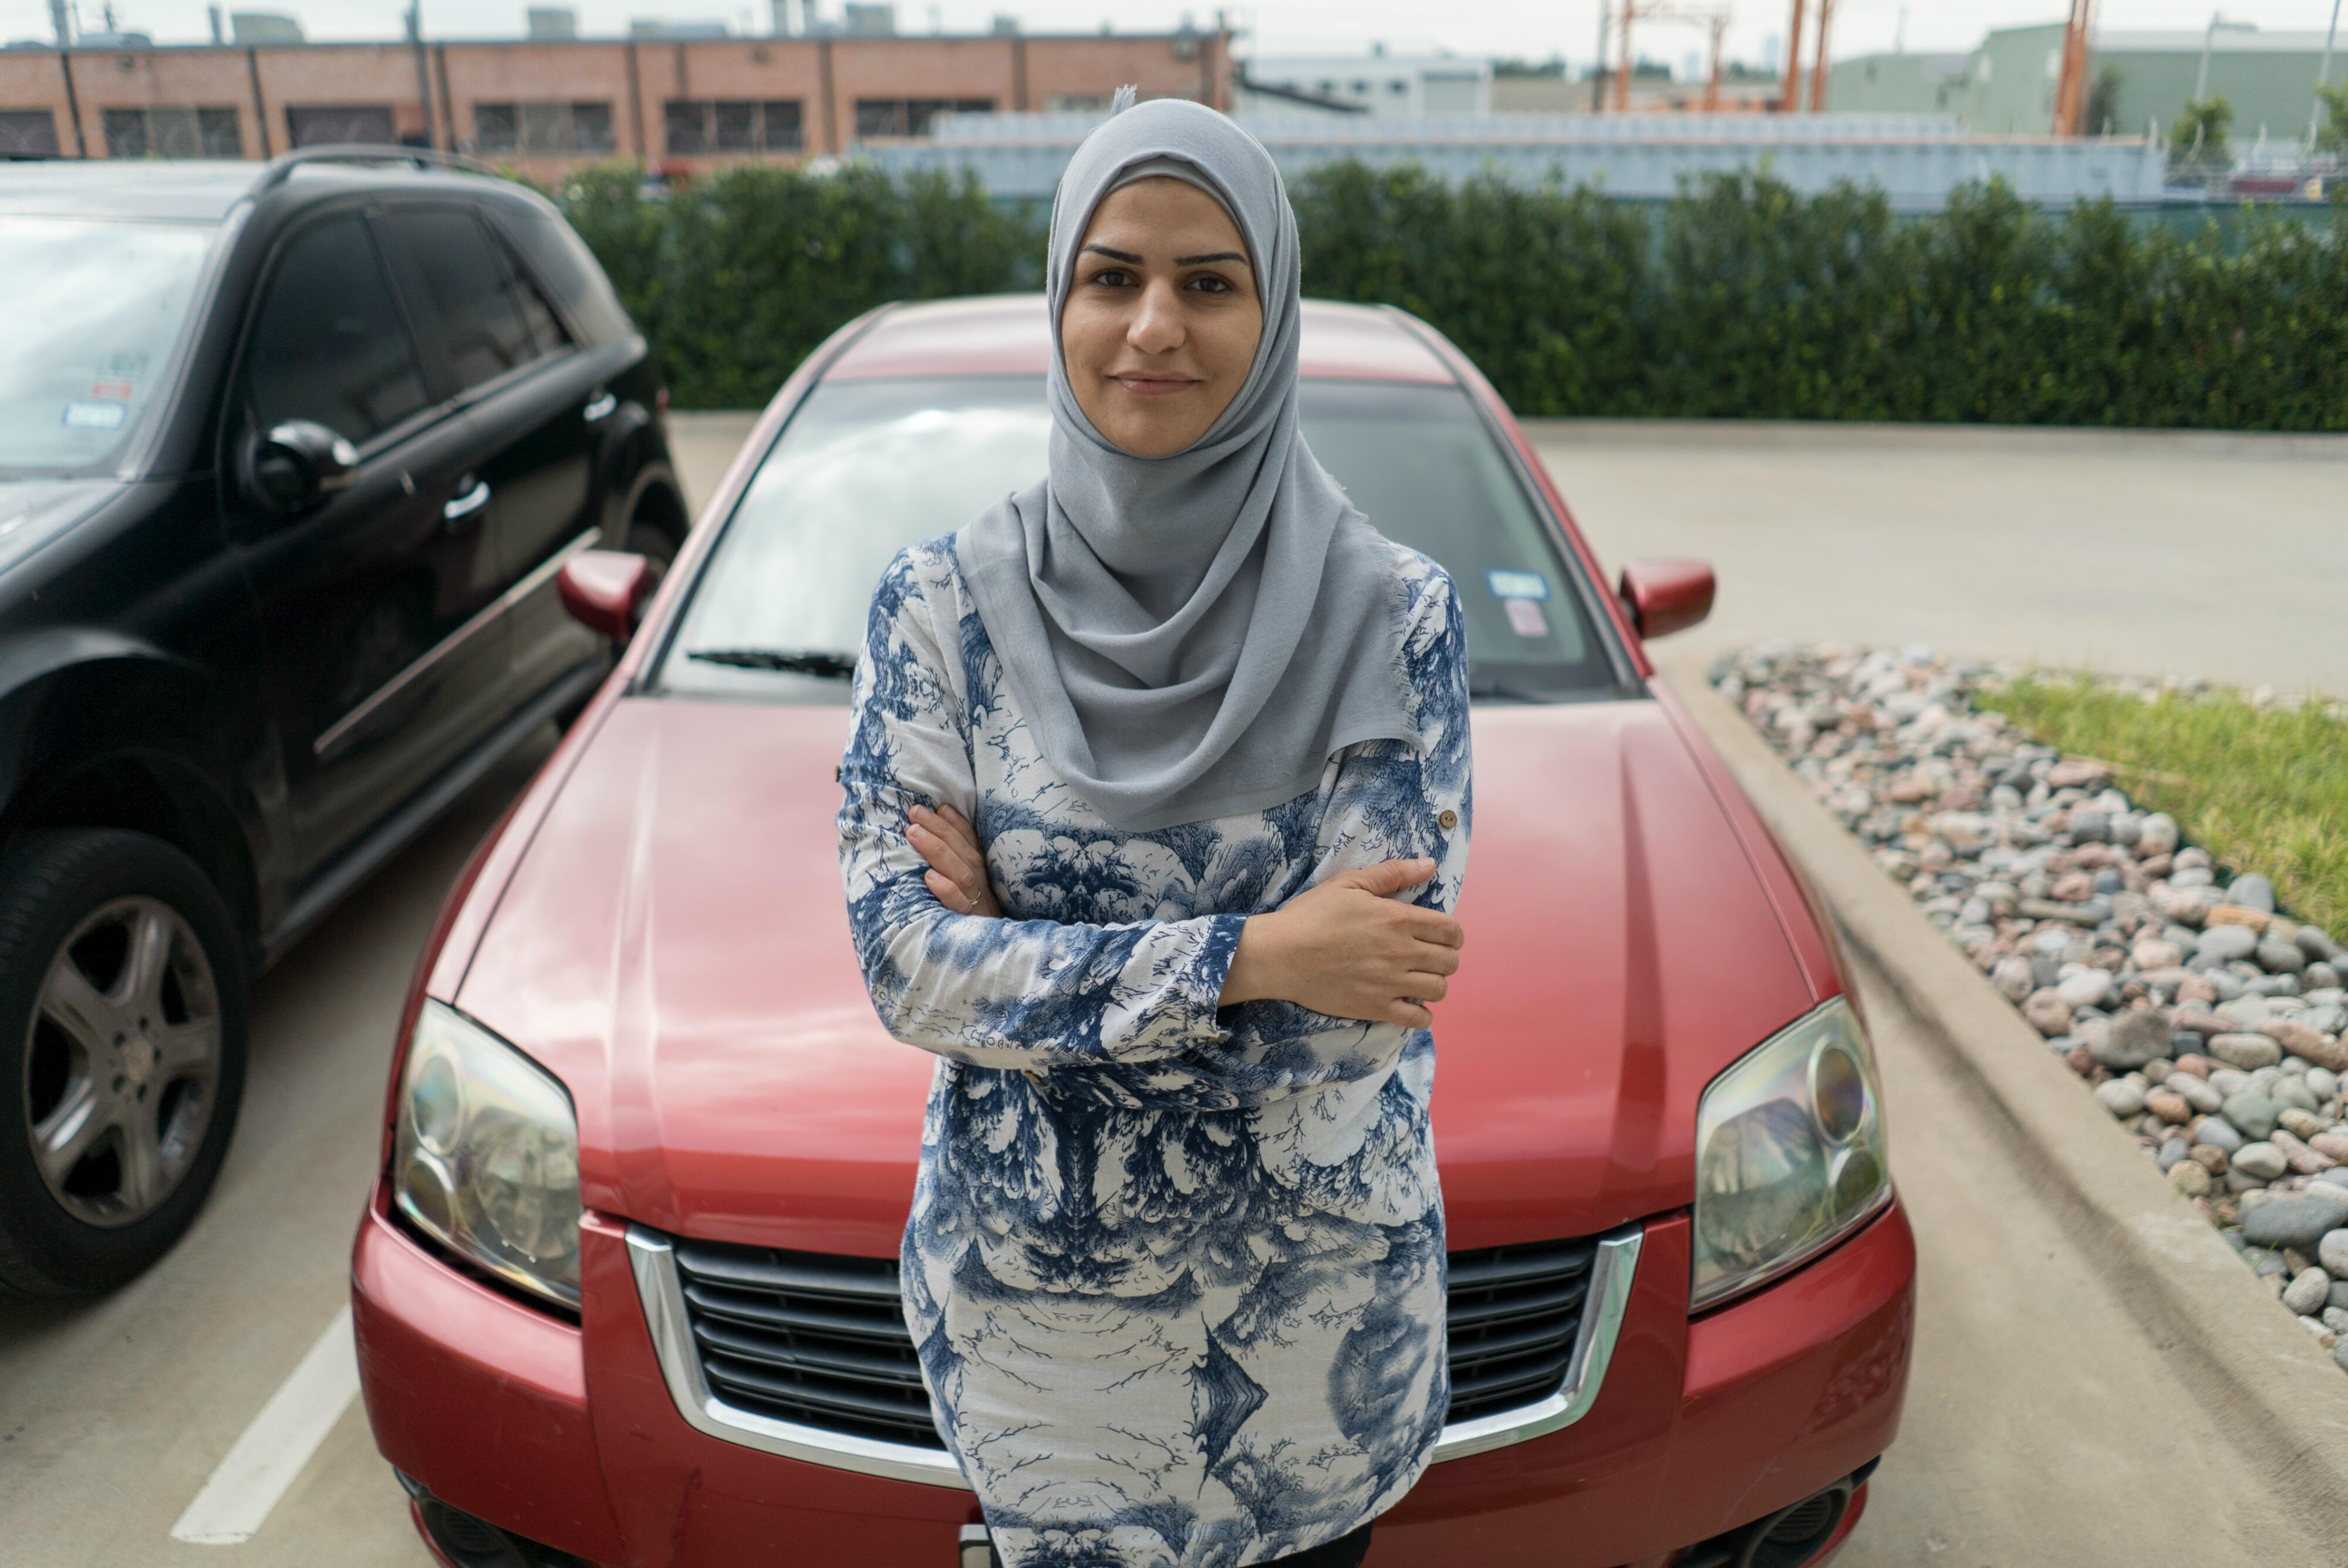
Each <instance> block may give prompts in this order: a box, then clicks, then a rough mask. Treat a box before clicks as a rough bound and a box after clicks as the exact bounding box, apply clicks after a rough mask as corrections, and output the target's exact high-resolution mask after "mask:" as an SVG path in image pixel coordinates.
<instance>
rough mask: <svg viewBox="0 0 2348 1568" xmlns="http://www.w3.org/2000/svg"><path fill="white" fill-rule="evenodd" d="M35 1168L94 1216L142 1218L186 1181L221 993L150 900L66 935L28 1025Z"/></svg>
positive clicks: (215, 1061) (177, 922) (62, 1199)
mask: <svg viewBox="0 0 2348 1568" xmlns="http://www.w3.org/2000/svg"><path fill="white" fill-rule="evenodd" d="M25 1047H26V1049H25V1071H24V1082H23V1084H22V1085H21V1090H22V1092H23V1094H24V1096H25V1100H24V1103H25V1106H26V1113H27V1114H26V1122H27V1124H28V1126H29V1129H30V1132H31V1142H32V1156H33V1165H34V1168H35V1169H36V1170H38V1171H39V1172H40V1173H41V1180H42V1182H43V1183H44V1184H46V1186H47V1187H48V1189H49V1194H50V1195H51V1196H52V1197H54V1198H55V1199H56V1200H57V1204H58V1205H59V1206H60V1207H62V1208H63V1209H64V1210H65V1211H66V1212H67V1214H71V1215H73V1217H74V1218H76V1219H77V1220H79V1221H81V1222H82V1223H83V1224H85V1225H96V1226H99V1227H101V1228H105V1229H117V1228H119V1227H121V1226H123V1225H135V1224H137V1223H138V1222H139V1221H140V1220H142V1219H145V1218H146V1217H147V1216H148V1215H149V1214H153V1213H154V1212H155V1211H156V1210H157V1209H159V1208H160V1207H162V1205H163V1204H164V1203H165V1202H166V1201H167V1200H168V1199H169V1198H170V1195H171V1194H173V1193H174V1192H176V1191H178V1190H179V1186H180V1182H181V1181H182V1180H184V1179H185V1178H186V1176H187V1173H188V1171H189V1168H190V1167H191V1166H192V1165H193V1164H194V1163H195V1160H196V1153H197V1151H198V1150H200V1149H201V1147H202V1146H203V1142H204V1134H205V1132H207V1131H208V1130H209V1129H210V1128H211V1121H212V1113H213V1111H214V1108H215V1106H216V1104H217V1102H218V1100H219V1086H220V1066H221V1011H220V994H219V991H218V989H216V988H215V987H214V985H213V983H212V968H211V959H210V958H208V957H207V956H206V955H205V952H204V949H203V944H202V943H201V942H199V941H198V940H197V939H196V934H195V931H194V930H193V929H192V928H191V927H190V926H189V925H188V922H187V920H186V919H185V918H184V917H182V916H181V915H180V912H179V911H178V910H176V909H174V908H172V907H170V905H168V904H166V903H164V902H163V901H162V900H160V899H159V898H150V897H145V896H143V895H140V896H133V897H127V898H116V899H111V900H109V901H108V902H107V903H105V904H102V905H100V906H99V907H98V908H96V909H94V910H92V911H91V912H90V913H89V914H88V916H87V917H84V918H83V920H82V921H81V923H80V924H79V925H77V926H76V927H74V929H73V932H72V934H71V935H69V936H68V937H67V938H66V939H65V940H64V941H63V942H62V943H60V944H58V947H57V953H56V955H55V956H54V957H53V958H50V960H49V967H48V971H47V973H46V975H45V976H44V977H43V978H42V981H41V989H40V996H39V999H38V1000H37V1001H36V1004H35V1006H34V1009H33V1017H32V1019H31V1020H30V1022H29V1023H28V1024H27V1025H26V1041H25Z"/></svg>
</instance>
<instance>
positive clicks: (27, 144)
mask: <svg viewBox="0 0 2348 1568" xmlns="http://www.w3.org/2000/svg"><path fill="white" fill-rule="evenodd" d="M58 156H59V149H58V148H57V117H56V116H55V115H53V114H51V113H50V112H49V111H48V110H46V109H0V158H56V157H58Z"/></svg>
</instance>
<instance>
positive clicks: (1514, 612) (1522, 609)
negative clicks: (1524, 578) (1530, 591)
mask: <svg viewBox="0 0 2348 1568" xmlns="http://www.w3.org/2000/svg"><path fill="white" fill-rule="evenodd" d="M1500 602H1501V604H1502V605H1504V606H1506V607H1507V609H1508V611H1509V630H1512V631H1514V632H1515V633H1516V634H1517V635H1518V636H1519V637H1547V636H1548V635H1549V617H1548V616H1546V615H1543V614H1542V613H1541V607H1540V604H1539V603H1538V602H1537V601H1535V600H1529V599H1504V600H1500Z"/></svg>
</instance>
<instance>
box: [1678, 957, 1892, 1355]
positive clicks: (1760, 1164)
mask: <svg viewBox="0 0 2348 1568" xmlns="http://www.w3.org/2000/svg"><path fill="white" fill-rule="evenodd" d="M1890 1192H1891V1180H1890V1172H1889V1170H1888V1168H1887V1167H1886V1165H1885V1163H1884V1158H1883V1122H1882V1110H1881V1104H1880V1097H1879V1092H1878V1091H1877V1088H1876V1079H1875V1063H1874V1060H1873V1058H1872V1056H1871V1055H1870V1054H1869V1050H1868V1044H1867V1036H1866V1034H1865V1033H1864V1032H1862V1031H1861V1030H1860V1029H1859V1019H1858V1017H1857V1016H1856V1015H1855V1014H1854V1013H1853V1012H1852V1011H1851V1009H1850V1004H1849V1002H1848V1001H1846V1000H1844V999H1842V998H1840V997H1838V998H1836V999H1833V1000H1832V1001H1829V1002H1827V1003H1825V1004H1824V1005H1823V1006H1820V1007H1818V1008H1817V1009H1814V1010H1812V1011H1811V1012H1809V1013H1807V1014H1806V1015H1805V1016H1804V1017H1803V1018H1801V1019H1800V1020H1797V1022H1795V1023H1794V1024H1792V1025H1791V1026H1789V1027H1787V1028H1786V1029H1784V1030H1780V1031H1778V1032H1777V1033H1776V1034H1775V1035H1773V1036H1771V1037H1770V1038H1769V1039H1768V1040H1765V1041H1763V1042H1762V1043H1761V1044H1760V1045H1759V1046H1757V1047H1756V1048H1755V1049H1754V1050H1750V1051H1748V1052H1746V1055H1745V1056H1744V1057H1743V1058H1742V1059H1741V1060H1739V1061H1737V1062H1736V1063H1735V1065H1734V1066H1732V1067H1730V1068H1729V1069H1728V1071H1725V1072H1724V1073H1722V1074H1721V1075H1720V1076H1719V1077H1718V1078H1716V1079H1715V1080H1714V1081H1713V1082H1712V1085H1711V1087H1710V1088H1708V1089H1706V1090H1705V1091H1704V1099H1703V1102H1702V1103H1701V1104H1700V1105H1699V1107H1698V1108H1697V1111H1696V1190H1695V1227H1694V1228H1695V1259H1694V1281H1693V1285H1692V1289H1691V1292H1690V1297H1689V1299H1690V1304H1691V1306H1692V1307H1699V1308H1700V1307H1710V1306H1713V1305H1715V1304H1716V1303H1718V1302H1720V1301H1723V1300H1725V1299H1726V1298H1727V1297H1729V1296H1735V1295H1737V1294H1738V1293H1740V1292H1742V1291H1746V1290H1750V1289H1752V1288H1753V1287H1754V1286H1757V1285H1760V1284H1763V1283H1764V1282H1766V1281H1767V1280H1770V1279H1774V1278H1776V1277H1777V1276H1779V1275H1782V1274H1784V1273H1786V1272H1787V1271H1788V1270H1790V1269H1793V1268H1796V1267H1798V1266H1800V1265H1802V1264H1803V1263H1805V1262H1807V1260H1808V1259H1810V1258H1812V1257H1815V1256H1816V1255H1818V1254H1819V1253H1820V1252H1823V1251H1824V1250H1826V1249H1827V1248H1828V1247H1829V1246H1831V1245H1834V1244H1835V1243H1836V1242H1837V1241H1838V1240H1840V1239H1841V1238H1842V1237H1843V1236H1845V1235H1849V1233H1850V1232H1851V1231H1852V1230H1854V1229H1856V1228H1857V1227H1858V1226H1859V1224H1860V1223H1861V1222H1863V1221H1864V1220H1866V1219H1867V1218H1868V1216H1869V1215H1870V1214H1873V1213H1874V1212H1875V1211H1876V1210H1877V1209H1878V1208H1879V1207H1880V1206H1881V1205H1882V1204H1883V1203H1884V1201H1885V1200H1886V1199H1887V1198H1888V1197H1889V1196H1890Z"/></svg>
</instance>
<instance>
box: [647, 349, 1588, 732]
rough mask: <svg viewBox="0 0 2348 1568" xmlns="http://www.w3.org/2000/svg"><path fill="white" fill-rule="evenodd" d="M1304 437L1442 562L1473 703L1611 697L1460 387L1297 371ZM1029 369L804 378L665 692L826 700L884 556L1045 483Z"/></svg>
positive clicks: (686, 631) (1559, 571)
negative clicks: (1464, 622) (928, 376)
mask: <svg viewBox="0 0 2348 1568" xmlns="http://www.w3.org/2000/svg"><path fill="white" fill-rule="evenodd" d="M1302 414H1303V429H1304V436H1305V439H1306V441H1308V442H1309V443H1310V444H1311V446H1312V447H1313V455H1314V456H1317V457H1319V458H1320V460H1321V462H1322V465H1323V466H1324V467H1326V468H1327V469H1328V470H1329V472H1330V473H1331V474H1333V475H1334V476H1335V477H1336V478H1337V481H1338V483H1339V484H1341V485H1343V486H1344V487H1345V490H1346V492H1347V494H1348V495H1349V496H1350V497H1352V498H1353V500H1354V505H1356V506H1358V507H1361V508H1362V510H1363V511H1364V512H1365V513H1366V514H1367V515H1368V517H1369V519H1370V521H1371V522H1372V523H1373V524H1375V525H1376V527H1377V528H1379V530H1380V531H1381V532H1383V533H1385V535H1386V537H1388V538H1393V539H1395V540H1398V541H1399V542H1401V543H1403V544H1406V545H1408V546H1410V547H1411V548H1413V549H1416V550H1420V551H1422V552H1424V553H1425V554H1426V555H1428V556H1431V557H1433V558H1434V559H1436V560H1437V561H1439V562H1441V563H1442V564H1443V565H1444V566H1445V567H1446V568H1447V569H1449V570H1450V572H1451V575H1452V578H1453V579H1454V580H1455V581H1457V584H1458V586H1459V593H1460V597H1461V599H1462V600H1464V601H1465V602H1466V605H1467V609H1468V653H1469V658H1470V661H1471V664H1472V668H1473V674H1472V677H1471V679H1472V682H1473V685H1474V688H1475V690H1476V692H1477V693H1478V695H1479V696H1484V697H1488V698H1498V699H1515V700H1519V701H1531V702H1544V701H1553V700H1559V699H1565V698H1570V697H1574V696H1578V695H1593V694H1598V693H1602V692H1612V690H1613V688H1614V680H1615V677H1614V672H1613V670H1612V666H1611V663H1610V661H1608V659H1607V657H1606V654H1605V651H1604V649H1603V648H1602V647H1601V645H1600V643H1599V641H1598V639H1597V637H1596V636H1595V635H1594V634H1593V632H1592V630H1591V625H1590V622H1589V620H1588V617H1587V615H1586V612H1585V610H1584V608H1583V600H1582V597H1581V594H1580V593H1579V592H1578V591H1576V579H1574V577H1573V576H1572V575H1571V574H1572V571H1573V568H1572V567H1571V566H1570V564H1569V563H1568V562H1567V560H1566V559H1564V557H1563V555H1562V554H1561V552H1560V550H1559V549H1558V548H1557V546H1556V544H1555V542H1554V541H1553V538H1552V536H1551V534H1550V531H1549V529H1548V528H1546V527H1545V526H1544V524H1543V521H1542V519H1541V517H1540V513H1539V512H1538V511H1537V510H1536V509H1535V508H1534V506H1533V503H1532V499H1531V497H1529V496H1528V495H1527V494H1526V492H1525V487H1524V486H1523V484H1522V482H1521V481H1520V480H1519V478H1518V477H1517V474H1516V471H1515V469H1514V468H1513V467H1512V466H1510V464H1509V461H1508V459H1507V457H1506V456H1505V455H1504V454H1503V453H1502V451H1501V450H1500V448H1499V446H1498V443H1497V441H1496V440H1495V439H1494V437H1493V435H1492V433H1491V431H1490V430H1489V429H1488V427H1487V426H1486V425H1485V424H1484V422H1483V420H1482V419H1481V418H1480V417H1478V414H1477V412H1476V409H1475V406H1474V405H1473V404H1471V403H1470V402H1469V401H1468V395H1467V393H1466V392H1465V391H1464V390H1462V389H1461V388H1459V387H1457V386H1426V385H1414V384H1395V383H1391V382H1341V381H1310V380H1308V381H1306V382H1305V383H1304V384H1303V395H1302ZM1051 427H1052V420H1051V415H1049V414H1048V413H1047V412H1046V411H1045V405H1044V384H1043V379H1042V378H1041V377H1040V376H959V377H953V378H941V379H937V380H927V381H911V380H906V381H894V380H891V381H840V382H827V383H824V384H819V386H817V388H816V389H815V391H814V392H813V393H812V394H811V395H809V396H808V399H807V402H806V403H805V404H804V405H802V406H801V407H800V408H799V410H798V413H797V414H795V415H793V416H792V418H791V422H790V424H789V425H788V427H786V428H785V430H784V432H783V434H782V436H781V438H780V439H779V440H778V441H777V442H776V443H775V445H774V446H773V447H772V449H770V450H769V451H768V452H767V456H766V460H765V461H764V462H763V463H761V464H760V465H759V466H758V469H757V473H756V474H755V475H754V476H753V477H752V478H751V480H750V484H749V487H748V488H747V491H746V492H745V493H744V495H743V497H742V500H741V504H740V505H739V506H738V507H736V510H735V512H734V515H733V517H732V518H730V519H729V520H728V521H727V523H726V532H725V534H724V535H723V537H721V538H720V539H719V540H718V543H717V547H716V549H715V550H714V551H713V552H712V553H711V557H710V559H709V562H708V565H707V567H706V568H705V570H704V572H703V574H702V577H701V580H700V581H699V582H698V583H697V584H696V585H695V589H694V593H693V598H692V600H691V602H690V603H689V604H688V605H687V607H686V609H685V614H684V617H683V619H682V620H681V621H680V622H679V625H678V629H677V631H676V634H675V637H674V638H673V639H672V641H671V642H670V644H669V648H668V651H667V653H666V655H665V657H664V659H663V661H662V663H661V668H660V674H659V678H658V684H659V687H660V689H661V690H663V691H666V692H677V693H690V694H695V695H707V696H743V697H752V698H766V699H768V700H778V701H785V702H827V701H829V702H839V701H844V700H845V697H846V692H845V685H846V682H845V681H844V679H842V678H843V677H844V676H845V675H847V674H848V673H849V672H850V671H852V669H853V668H854V664H855V660H856V656H857V652H858V651H859V650H860V648H861V647H862V645H863V641H864V617H865V609H866V607H867V605H868V604H869V603H870V600H871V598H872V589H873V585H874V584H875V583H877V582H878V581H879V580H880V573H881V571H882V569H884V568H886V567H887V565H888V563H889V560H890V558H891V557H892V556H894V555H895V554H896V552H897V551H898V550H900V549H901V548H904V547H905V546H906V545H908V544H911V543H912V542H913V541H914V540H917V539H922V538H931V537H932V536H934V535H938V534H945V533H952V532H953V531H954V530H955V529H956V528H960V527H962V525H963V523H965V522H967V521H969V520H970V519H971V518H973V517H975V516H976V515H977V514H978V513H979V511H980V510H982V509H983V508H984V507H988V506H990V505H992V504H993V503H994V502H995V501H997V500H999V499H1000V498H1002V497H1004V495H1006V494H1008V493H1010V492H1011V491H1014V490H1018V489H1023V488H1025V487H1027V486H1029V485H1032V484H1034V483H1035V480H1036V479H1038V478H1039V477H1042V475H1043V473H1044V467H1045V440H1046V438H1047V436H1049V435H1050V432H1051Z"/></svg>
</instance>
